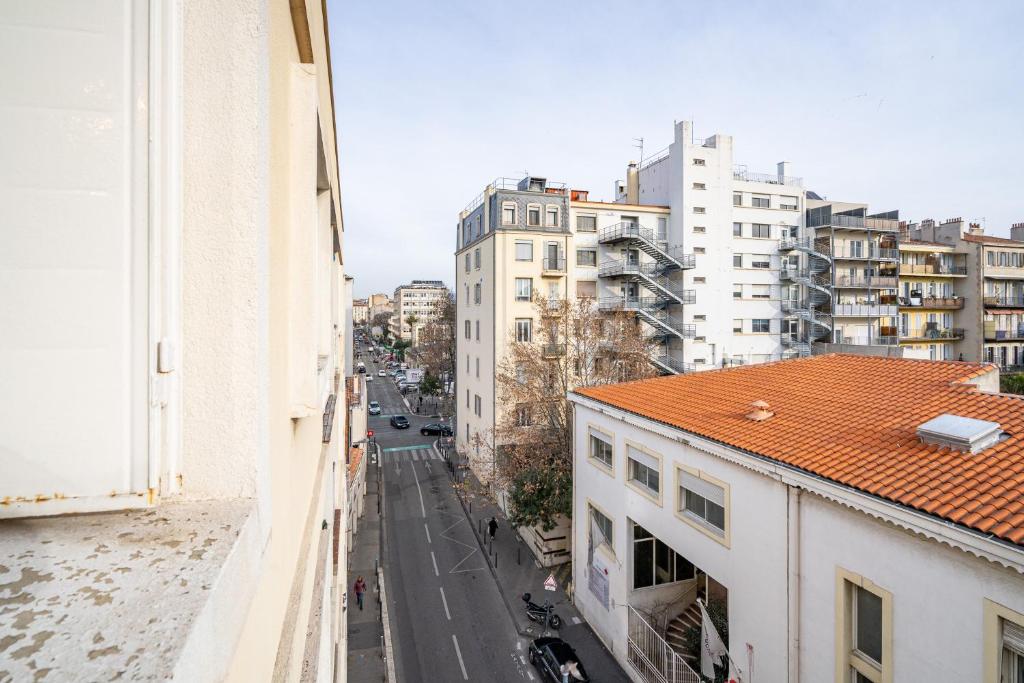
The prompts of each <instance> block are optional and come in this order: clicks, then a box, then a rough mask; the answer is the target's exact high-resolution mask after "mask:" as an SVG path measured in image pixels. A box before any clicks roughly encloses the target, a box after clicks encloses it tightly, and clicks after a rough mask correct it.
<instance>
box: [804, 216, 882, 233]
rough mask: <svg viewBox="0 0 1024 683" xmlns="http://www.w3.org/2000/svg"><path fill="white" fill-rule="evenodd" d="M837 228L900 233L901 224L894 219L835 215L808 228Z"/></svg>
mask: <svg viewBox="0 0 1024 683" xmlns="http://www.w3.org/2000/svg"><path fill="white" fill-rule="evenodd" d="M830 225H831V226H832V227H836V228H854V229H857V230H878V231H880V232H898V231H899V229H900V222H899V221H898V220H895V219H893V218H865V217H864V216H841V215H837V214H833V215H832V216H831V217H830V218H826V219H823V222H821V223H816V224H814V225H811V226H808V227H811V228H823V227H828V226H830Z"/></svg>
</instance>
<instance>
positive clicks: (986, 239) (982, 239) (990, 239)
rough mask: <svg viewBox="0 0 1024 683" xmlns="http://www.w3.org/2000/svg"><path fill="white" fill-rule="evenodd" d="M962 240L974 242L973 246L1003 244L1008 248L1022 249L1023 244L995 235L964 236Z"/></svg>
mask: <svg viewBox="0 0 1024 683" xmlns="http://www.w3.org/2000/svg"><path fill="white" fill-rule="evenodd" d="M963 238H964V241H965V242H974V243H975V244H1005V245H1007V246H1009V247H1024V242H1021V241H1020V240H1011V239H1009V238H1006V237H996V236H995V235H964V236H963Z"/></svg>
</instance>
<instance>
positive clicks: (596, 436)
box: [590, 429, 615, 470]
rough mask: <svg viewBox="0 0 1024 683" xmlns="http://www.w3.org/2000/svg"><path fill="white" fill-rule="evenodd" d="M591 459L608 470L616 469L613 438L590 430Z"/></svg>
mask: <svg viewBox="0 0 1024 683" xmlns="http://www.w3.org/2000/svg"><path fill="white" fill-rule="evenodd" d="M590 458H591V459H592V460H596V461H598V462H599V463H601V464H602V465H603V466H605V467H607V468H608V469H610V470H611V469H614V468H615V466H614V465H613V464H612V463H613V459H612V458H613V456H612V443H611V437H609V436H607V435H606V434H603V433H601V432H599V431H597V430H596V429H591V430H590Z"/></svg>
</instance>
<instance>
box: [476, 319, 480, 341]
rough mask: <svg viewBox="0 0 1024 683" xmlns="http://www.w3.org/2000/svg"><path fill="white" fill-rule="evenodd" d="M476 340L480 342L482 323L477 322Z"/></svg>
mask: <svg viewBox="0 0 1024 683" xmlns="http://www.w3.org/2000/svg"><path fill="white" fill-rule="evenodd" d="M476 340H477V341H480V321H479V320H477V321H476Z"/></svg>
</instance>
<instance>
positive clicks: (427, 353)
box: [418, 290, 458, 393]
mask: <svg viewBox="0 0 1024 683" xmlns="http://www.w3.org/2000/svg"><path fill="white" fill-rule="evenodd" d="M456 324H457V321H456V317H455V298H454V297H453V296H452V295H451V293H450V292H448V291H447V290H446V291H445V294H444V295H443V296H442V297H441V298H440V299H438V300H437V302H435V303H434V308H433V311H432V312H431V316H430V319H429V321H428V322H427V324H426V325H425V326H424V328H423V330H422V331H421V332H420V335H419V346H418V349H419V358H420V361H421V362H422V364H423V368H424V370H425V371H426V372H427V373H429V374H431V375H433V376H434V377H435V378H436V379H437V380H438V382H439V384H440V389H441V391H440V392H439V393H444V389H445V388H446V387H447V386H448V384H449V383H450V382H452V381H453V380H454V378H455V371H456V365H455V364H456V362H457V359H458V356H457V354H456V347H455V326H456ZM420 391H422V387H421V389H420Z"/></svg>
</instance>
